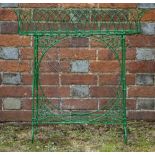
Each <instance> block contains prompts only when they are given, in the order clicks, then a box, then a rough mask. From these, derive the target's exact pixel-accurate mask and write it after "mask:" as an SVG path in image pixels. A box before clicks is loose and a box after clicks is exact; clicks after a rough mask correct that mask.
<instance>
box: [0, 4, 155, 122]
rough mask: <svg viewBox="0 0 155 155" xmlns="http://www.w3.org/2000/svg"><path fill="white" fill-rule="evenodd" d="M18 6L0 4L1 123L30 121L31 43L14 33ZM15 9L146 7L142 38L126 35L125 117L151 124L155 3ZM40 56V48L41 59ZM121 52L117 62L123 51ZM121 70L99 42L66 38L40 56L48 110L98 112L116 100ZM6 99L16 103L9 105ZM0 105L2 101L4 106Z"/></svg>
mask: <svg viewBox="0 0 155 155" xmlns="http://www.w3.org/2000/svg"><path fill="white" fill-rule="evenodd" d="M17 5H18V4H14V3H12V4H11V3H10V4H9V3H5V4H4V3H1V4H0V49H1V50H0V121H31V108H32V98H31V95H32V92H31V89H32V87H31V84H32V64H33V44H34V40H33V38H32V37H29V36H20V35H17V29H18V25H17V16H16V14H15V12H14V8H16V7H17ZM18 7H19V8H26V9H29V8H53V7H54V8H56V7H59V8H102V9H117V8H119V9H128V8H132V9H134V8H136V7H138V8H144V9H145V10H146V12H145V13H144V17H143V18H142V27H141V29H142V34H138V35H129V36H127V37H126V43H127V51H126V59H127V63H126V65H127V66H126V68H127V76H126V79H127V97H128V98H127V109H128V119H137V120H140V119H144V120H150V121H153V120H155V119H154V118H155V113H154V112H153V110H154V107H155V105H154V98H155V96H154V92H155V89H154V84H155V79H154V78H155V77H154V76H155V75H154V73H155V63H154V60H155V57H154V56H155V54H154V48H155V37H154V34H155V30H154V28H155V24H154V23H155V22H154V21H155V15H154V14H155V8H154V4H150V3H148V4H143V3H142V4H135V3H134V4H133V3H130V4H128V3H122V4H121V3H105V4H104V3H100V4H97V3H79V4H74V3H67V4H63V3H62V4H58V3H50V4H49V3H46V4H45V3H43V4H40V3H32V4H28V3H25V4H19V6H18ZM147 9H148V10H147ZM35 18H38V15H36V16H34V19H35ZM81 18H82V17H81ZM63 28H65V25H64V26H63ZM41 52H42V50H41V48H39V54H38V55H39V57H40V56H41ZM119 52H120V53H119V58H120V59H121V50H120V51H119ZM13 59H14V60H13ZM120 69H121V68H120V66H119V63H118V61H116V60H115V56H114V54H113V53H112V52H111V51H110V50H109V49H107V48H105V45H104V44H103V43H102V44H101V43H98V42H95V41H92V40H91V39H89V38H84V37H81V38H78V37H73V38H71V37H67V39H64V40H62V41H61V42H60V43H58V44H57V45H56V47H55V48H51V49H49V50H48V52H47V54H46V55H45V56H44V58H43V61H42V63H41V68H40V71H41V74H40V82H41V83H42V84H43V91H44V92H45V95H46V96H47V97H49V98H50V99H49V102H50V105H51V106H52V104H54V105H56V106H57V107H59V108H61V109H64V110H69V111H70V110H75V111H76V110H77V111H78V110H97V109H98V108H100V109H101V107H102V105H105V104H106V103H107V100H108V99H109V98H112V97H115V96H116V90H117V89H116V87H117V83H118V82H119V79H120ZM19 75H20V76H19ZM15 85H16V86H15ZM40 93H41V91H40V90H39V94H40ZM8 98H9V99H10V98H11V99H13V100H14V99H15V100H14V102H12V101H11V102H10V101H9V100H8ZM7 100H8V102H6V101H7ZM2 101H3V102H6V103H5V105H4V103H3V107H2ZM4 106H5V107H4ZM131 110H132V111H131ZM136 110H137V111H136Z"/></svg>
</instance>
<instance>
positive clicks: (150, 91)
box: [128, 86, 155, 98]
mask: <svg viewBox="0 0 155 155" xmlns="http://www.w3.org/2000/svg"><path fill="white" fill-rule="evenodd" d="M154 92H155V87H154V86H130V87H129V89H128V96H129V97H150V98H152V97H155V93H154Z"/></svg>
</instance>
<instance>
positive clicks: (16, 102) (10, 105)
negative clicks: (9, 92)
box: [3, 98, 21, 110]
mask: <svg viewBox="0 0 155 155" xmlns="http://www.w3.org/2000/svg"><path fill="white" fill-rule="evenodd" d="M3 108H4V109H5V110H19V109H21V101H20V99H16V98H5V99H4V100H3Z"/></svg>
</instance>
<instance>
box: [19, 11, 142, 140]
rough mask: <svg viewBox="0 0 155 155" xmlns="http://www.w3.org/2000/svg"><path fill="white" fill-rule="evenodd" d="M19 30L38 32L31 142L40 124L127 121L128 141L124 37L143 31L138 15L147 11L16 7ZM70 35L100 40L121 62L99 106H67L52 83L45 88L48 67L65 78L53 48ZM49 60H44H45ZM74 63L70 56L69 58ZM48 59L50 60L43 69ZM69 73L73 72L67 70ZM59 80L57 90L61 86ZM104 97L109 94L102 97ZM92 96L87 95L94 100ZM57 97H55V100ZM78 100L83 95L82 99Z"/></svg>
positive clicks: (34, 33)
mask: <svg viewBox="0 0 155 155" xmlns="http://www.w3.org/2000/svg"><path fill="white" fill-rule="evenodd" d="M16 13H17V15H18V32H19V34H21V35H33V36H34V64H33V84H32V97H33V104H32V141H33V140H34V133H37V131H38V125H39V124H60V123H61V124H70V123H80V124H83V123H84V124H123V127H124V142H125V143H126V142H127V128H126V125H127V122H126V79H125V74H126V69H125V59H126V57H125V52H126V46H125V37H124V36H125V35H126V34H137V33H140V32H141V29H140V27H141V25H140V19H141V17H142V15H143V10H138V9H126V10H125V9H60V8H51V9H16ZM70 37H77V38H78V37H84V38H89V39H91V40H93V41H97V42H99V43H101V44H102V47H103V48H106V49H109V50H110V53H111V55H112V56H113V57H114V58H115V59H116V60H117V62H118V66H119V70H116V71H115V74H114V76H117V77H118V80H117V82H118V83H117V84H116V85H115V86H111V87H107V90H109V92H110V93H107V92H108V91H106V90H105V91H104V92H103V98H104V99H106V100H105V102H104V104H101V105H100V104H98V107H97V108H94V109H89V110H88V109H87V108H83V107H78V106H77V108H75V107H76V105H73V104H72V103H71V102H70V103H69V104H68V105H67V106H66V105H65V103H64V101H63V95H62V93H61V91H59V90H56V89H55V91H56V96H54V98H53V97H51V96H50V95H49V92H50V87H49V88H47V87H46V86H45V87H44V84H43V83H44V82H43V81H44V78H43V77H44V75H43V74H44V70H47V72H48V73H52V72H54V73H57V74H58V75H59V76H61V73H62V72H61V71H62V68H63V67H64V66H63V65H62V63H61V58H60V55H59V54H58V55H57V57H55V62H54V63H53V62H52V61H51V55H50V54H49V53H50V52H49V50H50V48H53V47H55V46H57V45H58V44H59V43H60V42H61V41H63V40H65V39H69V38H70ZM44 59H45V62H44ZM68 61H70V60H68ZM44 63H45V64H46V65H45V67H43V70H42V65H43V66H44ZM68 73H69V72H68ZM61 86H62V85H61V83H60V82H59V84H58V85H57V88H59V87H61ZM104 95H105V96H104ZM92 97H93V96H89V97H88V98H92ZM54 99H57V101H58V102H57V103H56V104H55V102H54ZM79 100H80V99H79Z"/></svg>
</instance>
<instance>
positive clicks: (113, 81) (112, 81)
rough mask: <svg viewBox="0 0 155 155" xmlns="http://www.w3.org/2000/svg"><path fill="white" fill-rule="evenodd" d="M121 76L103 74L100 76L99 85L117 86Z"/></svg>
mask: <svg viewBox="0 0 155 155" xmlns="http://www.w3.org/2000/svg"><path fill="white" fill-rule="evenodd" d="M119 79H120V76H119V75H118V74H103V75H100V76H99V85H100V86H101V85H117V84H119V81H120V80H119Z"/></svg>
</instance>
